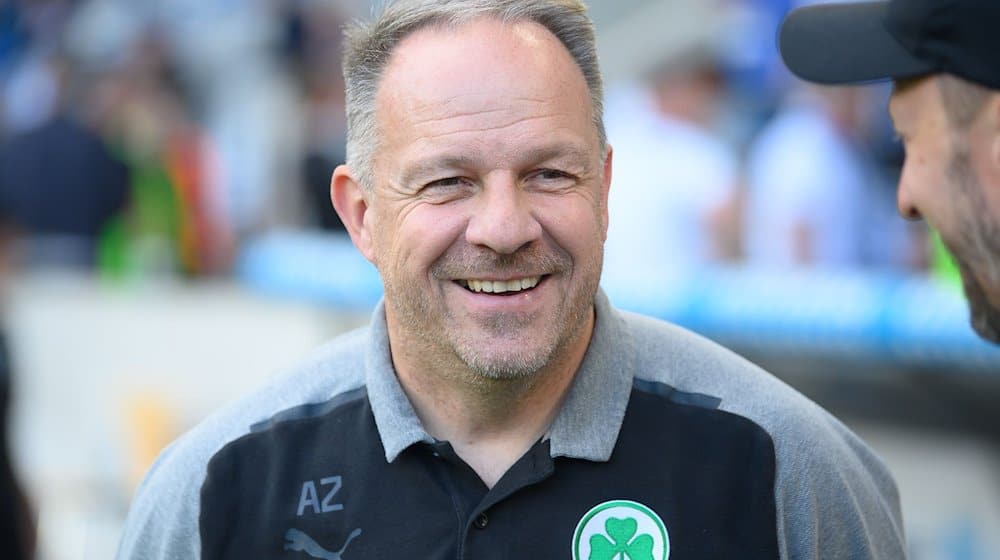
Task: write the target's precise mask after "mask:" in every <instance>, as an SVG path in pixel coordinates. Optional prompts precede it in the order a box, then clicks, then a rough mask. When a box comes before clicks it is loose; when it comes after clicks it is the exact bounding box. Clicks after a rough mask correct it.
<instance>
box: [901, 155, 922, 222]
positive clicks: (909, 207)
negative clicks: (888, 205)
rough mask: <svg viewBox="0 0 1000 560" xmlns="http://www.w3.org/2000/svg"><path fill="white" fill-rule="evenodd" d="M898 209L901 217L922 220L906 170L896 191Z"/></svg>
mask: <svg viewBox="0 0 1000 560" xmlns="http://www.w3.org/2000/svg"><path fill="white" fill-rule="evenodd" d="M896 208H897V209H898V210H899V215H900V216H902V217H904V218H906V219H907V220H919V219H920V210H918V209H917V205H916V202H915V201H914V200H913V192H912V189H911V188H910V181H909V180H908V179H907V174H906V169H905V168H904V170H903V173H902V175H901V176H900V178H899V186H898V187H897V189H896Z"/></svg>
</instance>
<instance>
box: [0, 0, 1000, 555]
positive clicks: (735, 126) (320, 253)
mask: <svg viewBox="0 0 1000 560" xmlns="http://www.w3.org/2000/svg"><path fill="white" fill-rule="evenodd" d="M793 4H797V2H792V1H791V0H592V1H591V2H589V5H590V7H591V13H592V15H593V17H594V19H595V21H596V23H597V28H598V42H599V46H600V51H601V60H602V67H603V70H604V73H605V77H606V88H607V102H606V107H607V111H606V122H607V126H608V132H609V138H610V141H611V143H612V145H613V146H614V148H615V174H614V181H613V185H612V194H611V201H610V213H611V227H610V231H609V238H608V242H607V246H606V249H607V256H606V263H605V270H604V277H603V285H604V287H605V289H606V291H607V292H608V294H609V296H610V297H611V299H612V300H613V301H614V302H615V303H617V304H618V305H620V306H622V307H626V308H629V309H634V310H638V311H641V312H645V313H649V314H652V315H656V316H659V317H662V318H665V319H668V320H671V321H675V322H678V323H680V324H682V325H685V326H687V327H689V328H692V329H694V330H696V331H699V332H701V333H703V334H705V335H707V336H710V337H712V338H714V339H716V340H719V341H721V342H723V343H724V344H727V345H728V346H730V347H732V348H734V349H735V350H737V351H738V352H740V353H742V354H744V355H745V356H747V357H748V358H750V359H752V360H754V361H756V362H758V363H760V364H761V365H763V366H765V367H766V368H768V369H770V370H771V371H773V372H774V373H776V374H777V375H779V376H780V377H782V378H783V379H785V380H786V381H788V382H789V383H791V384H793V385H794V386H796V387H797V388H799V389H800V390H801V391H803V392H804V393H806V394H807V395H809V396H810V397H812V398H814V399H816V400H817V401H819V402H820V403H821V404H822V405H824V406H825V407H827V408H828V409H830V410H831V411H832V412H834V413H835V414H837V415H838V416H839V417H841V418H843V419H844V420H845V422H847V423H848V424H850V425H851V426H852V427H854V428H855V429H856V430H857V431H859V432H860V433H861V434H862V436H863V437H865V438H866V439H867V440H868V441H870V442H871V443H872V444H873V446H875V447H876V449H877V450H878V451H879V453H880V454H882V456H883V457H884V458H885V459H886V461H887V463H888V464H889V466H890V468H891V469H892V470H893V472H894V474H895V475H896V477H897V479H898V481H899V484H900V489H901V492H902V500H903V508H904V516H905V520H906V529H907V532H908V536H909V540H910V546H911V550H912V557H913V558H914V559H917V560H923V559H949V560H978V559H994V560H995V559H1000V410H998V407H997V406H996V405H995V403H996V402H998V398H1000V349H998V348H996V347H991V346H989V345H987V344H985V343H983V342H981V341H979V340H978V339H977V338H976V337H975V336H974V335H973V333H972V332H971V329H970V328H969V327H968V323H967V312H966V309H965V303H964V299H963V296H962V294H961V288H960V284H959V282H958V278H957V275H956V274H957V273H956V272H955V269H954V267H953V265H952V264H951V262H950V260H949V257H948V256H947V254H946V253H945V252H944V250H943V249H942V248H941V246H940V244H939V242H938V241H937V240H936V237H935V236H934V234H933V233H932V232H929V231H927V229H926V227H925V226H924V225H923V224H921V223H907V222H905V221H903V220H902V219H900V218H899V217H898V216H897V215H896V213H895V181H896V178H897V176H898V172H899V166H900V162H901V159H902V152H901V148H900V146H899V145H898V143H897V142H896V141H895V140H894V138H893V134H892V131H891V128H890V126H889V122H888V120H887V116H886V114H885V113H886V110H885V109H886V103H887V97H888V93H889V89H888V86H887V85H879V86H870V87H866V88H860V89H859V88H838V89H826V88H819V87H814V86H808V85H805V84H803V83H801V82H798V81H797V80H795V79H793V78H792V77H791V76H790V75H789V74H788V73H787V72H786V71H785V70H784V68H783V66H782V64H781V61H780V59H779V58H778V56H777V52H776V50H775V46H774V44H775V33H776V30H777V26H778V23H779V22H780V20H781V18H782V16H783V15H784V14H785V13H786V12H787V10H788V9H790V7H792V5H793ZM371 9H372V5H371V3H370V2H368V1H361V0H327V1H321V0H139V1H136V0H0V291H2V294H3V298H2V299H3V306H2V312H3V313H2V320H3V322H2V330H3V333H4V339H5V340H6V348H7V354H8V356H7V359H6V360H4V361H3V365H4V367H3V368H2V369H3V378H2V379H3V381H4V382H5V383H6V384H8V385H9V386H10V387H11V402H10V411H9V426H8V437H9V445H8V447H9V454H10V456H11V458H12V466H13V472H14V474H15V476H16V477H17V480H18V481H19V483H20V485H21V487H22V489H23V491H24V495H25V497H26V501H27V504H28V507H29V510H30V512H31V514H30V515H31V517H32V518H33V519H34V520H35V527H36V529H37V535H38V543H37V554H36V557H37V558H41V559H52V560H76V559H88V560H89V559H104V558H109V557H111V556H112V555H113V553H114V550H115V546H116V543H117V538H118V535H119V531H120V527H121V523H122V520H123V518H124V514H125V512H126V510H127V506H128V502H129V500H130V497H131V493H132V491H133V490H134V486H135V484H136V483H137V482H138V480H139V479H140V477H141V476H142V473H143V472H144V470H145V469H146V468H147V467H148V465H149V463H150V461H151V460H152V458H153V457H154V456H155V454H156V453H157V452H158V451H159V450H160V449H161V448H162V447H163V446H164V445H165V444H166V443H168V442H169V441H170V440H171V439H173V438H174V437H176V436H177V435H178V434H179V433H181V432H182V431H183V430H185V429H187V428H188V427H190V426H191V425H193V424H194V423H196V422H197V421H198V420H200V419H201V418H203V417H204V416H205V415H207V414H209V413H210V412H211V411H212V410H213V409H215V408H217V407H219V406H220V405H221V404H222V403H224V402H226V401H228V400H231V399H233V398H235V397H236V396H238V395H240V394H243V393H245V392H247V391H248V390H250V389H251V388H252V387H254V386H255V385H256V384H258V383H260V382H261V381H263V379H264V378H266V377H267V376H269V375H271V374H273V373H275V372H277V371H280V370H281V369H282V368H285V367H288V366H289V365H291V364H293V363H294V362H295V361H296V360H297V359H299V358H301V357H302V356H303V355H304V354H305V353H306V352H308V350H309V349H310V348H312V347H313V346H315V345H317V344H319V343H320V342H322V341H323V340H326V339H328V338H330V337H331V336H334V335H335V334H337V333H339V332H341V331H343V330H345V329H347V328H351V327H353V326H356V325H359V324H362V323H364V322H365V321H366V320H367V316H368V313H369V312H370V310H371V308H372V306H373V305H374V302H375V301H376V300H377V299H378V297H379V295H380V293H381V286H380V283H379V279H378V276H377V274H376V272H375V271H374V269H373V268H372V267H371V266H370V265H369V264H368V263H367V262H365V261H364V260H363V259H362V258H361V257H360V255H359V254H358V253H357V252H356V251H355V250H354V248H353V246H352V245H351V244H350V241H349V240H348V239H347V238H346V235H344V233H343V231H342V227H341V225H340V222H339V220H338V219H337V216H336V214H335V213H334V211H333V209H332V207H331V206H330V204H329V198H328V190H329V177H330V173H331V171H332V170H333V168H334V166H336V165H337V164H339V163H341V161H342V159H343V157H344V114H343V113H344V110H343V83H342V78H341V75H340V38H341V31H340V29H341V26H342V25H343V23H344V22H346V21H349V20H350V19H352V18H354V17H358V16H363V15H365V14H367V13H369V12H370V11H371Z"/></svg>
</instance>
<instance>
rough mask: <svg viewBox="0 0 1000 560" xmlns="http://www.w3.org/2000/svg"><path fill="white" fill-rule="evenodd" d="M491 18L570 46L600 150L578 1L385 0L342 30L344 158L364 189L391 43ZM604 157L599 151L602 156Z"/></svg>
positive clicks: (600, 97)
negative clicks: (369, 16) (531, 27)
mask: <svg viewBox="0 0 1000 560" xmlns="http://www.w3.org/2000/svg"><path fill="white" fill-rule="evenodd" d="M482 17H491V18H495V19H498V20H500V21H502V22H505V23H514V22H518V21H532V22H535V23H537V24H539V25H542V26H543V27H545V28H546V29H548V30H549V32H551V33H552V34H553V35H555V36H556V38H558V39H559V41H560V42H562V44H563V46H565V47H566V50H568V51H569V53H570V55H571V56H572V57H573V60H574V61H576V64H577V66H579V67H580V70H581V71H582V72H583V77H584V79H585V80H586V82H587V88H588V89H589V90H590V100H591V105H592V110H593V121H594V126H595V127H596V128H597V135H598V140H599V141H600V146H601V152H602V154H603V152H604V148H605V146H606V144H607V133H606V132H605V129H604V108H603V107H604V91H603V85H602V82H601V71H600V68H599V65H598V61H597V47H596V42H595V38H594V36H595V33H594V25H593V22H592V21H591V19H590V17H589V16H588V15H587V8H586V6H584V5H583V3H582V2H580V1H579V0H397V1H390V2H389V3H388V4H387V5H386V6H385V8H384V9H383V10H382V11H381V13H380V14H379V15H377V16H376V17H375V18H374V19H373V20H372V21H368V22H362V21H358V22H355V23H353V24H352V25H350V26H348V28H347V30H346V32H345V48H344V61H343V70H344V84H345V89H346V107H347V163H348V165H350V166H351V168H352V169H353V170H354V173H355V174H356V178H357V180H358V181H360V182H361V185H362V187H363V188H365V189H371V187H372V183H373V178H374V165H375V164H374V160H375V153H376V151H377V150H378V142H379V135H378V124H377V120H376V116H375V98H376V95H377V93H378V87H379V83H380V81H381V78H382V73H383V71H384V70H385V67H386V65H387V63H388V61H389V58H390V57H391V56H392V53H393V51H394V50H395V48H396V46H397V45H398V44H399V43H400V42H401V41H402V40H403V39H405V38H406V37H407V36H409V35H410V34H412V33H414V32H416V31H419V30H421V29H424V28H426V27H432V26H435V27H457V26H459V25H461V24H464V23H468V22H470V21H472V20H475V19H478V18H482ZM602 157H603V156H602Z"/></svg>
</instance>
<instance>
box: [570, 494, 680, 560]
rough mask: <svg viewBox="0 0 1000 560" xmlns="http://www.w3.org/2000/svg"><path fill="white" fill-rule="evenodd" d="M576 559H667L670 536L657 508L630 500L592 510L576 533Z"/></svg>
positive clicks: (610, 503)
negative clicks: (654, 509) (656, 510)
mask: <svg viewBox="0 0 1000 560" xmlns="http://www.w3.org/2000/svg"><path fill="white" fill-rule="evenodd" d="M572 546H573V560H667V559H668V557H669V556H670V537H669V536H668V535H667V527H666V525H664V524H663V520H662V519H660V516H659V515H657V514H656V512H655V511H653V510H652V509H650V508H649V507H647V506H644V505H642V504H640V503H638V502H633V501H631V500H611V501H608V502H604V503H602V504H599V505H597V506H594V507H593V508H591V509H590V511H588V512H587V513H586V514H585V515H584V516H583V517H582V518H581V519H580V523H578V524H577V526H576V531H575V532H574V534H573V543H572Z"/></svg>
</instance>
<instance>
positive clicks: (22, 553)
mask: <svg viewBox="0 0 1000 560" xmlns="http://www.w3.org/2000/svg"><path fill="white" fill-rule="evenodd" d="M9 358H10V357H9V355H8V352H7V344H6V341H5V338H4V337H3V336H2V334H0V557H3V558H5V559H8V560H30V559H31V558H34V557H35V554H34V552H35V539H36V537H35V522H34V514H33V513H32V511H31V507H30V506H29V505H28V500H27V498H26V497H25V495H24V491H23V490H22V488H21V484H20V482H19V481H18V477H17V476H16V474H15V472H14V465H13V464H11V456H10V444H9V443H8V436H9V435H10V434H9V432H10V427H9V424H8V420H9V418H10V413H9V409H10V401H11V393H12V391H11V385H12V379H11V373H12V372H11V366H10V359H9Z"/></svg>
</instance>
